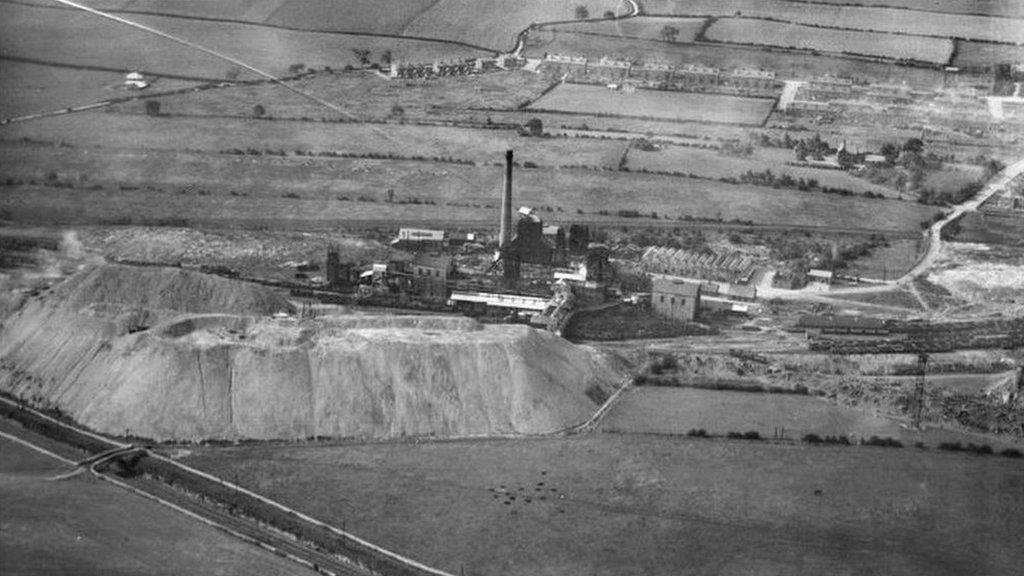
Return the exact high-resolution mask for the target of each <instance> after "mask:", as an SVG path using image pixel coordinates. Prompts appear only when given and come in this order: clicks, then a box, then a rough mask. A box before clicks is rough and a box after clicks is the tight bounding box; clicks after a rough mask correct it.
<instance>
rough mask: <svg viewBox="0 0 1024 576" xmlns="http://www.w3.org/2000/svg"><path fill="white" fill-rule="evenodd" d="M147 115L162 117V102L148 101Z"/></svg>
mask: <svg viewBox="0 0 1024 576" xmlns="http://www.w3.org/2000/svg"><path fill="white" fill-rule="evenodd" d="M146 114H147V115H149V116H159V115H160V101H159V100H146Z"/></svg>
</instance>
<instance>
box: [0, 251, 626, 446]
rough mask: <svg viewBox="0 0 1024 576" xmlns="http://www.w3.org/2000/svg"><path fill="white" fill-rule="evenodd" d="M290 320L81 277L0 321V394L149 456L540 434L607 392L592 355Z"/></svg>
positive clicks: (183, 281)
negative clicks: (178, 444) (156, 445)
mask: <svg viewBox="0 0 1024 576" xmlns="http://www.w3.org/2000/svg"><path fill="white" fill-rule="evenodd" d="M290 310H291V306H290V304H289V303H288V302H287V301H285V300H284V299H283V298H281V297H280V296H278V295H277V294H275V293H273V292H271V291H269V290H266V289H264V288H262V287H259V286H255V285H250V284H246V283H241V282H237V281H232V280H227V279H224V278H219V277H214V276H208V275H204V274H198V273H195V272H190V271H186V270H181V269H176V268H157V267H127V266H101V267H94V268H90V269H87V270H85V271H83V272H81V273H79V274H76V275H75V276H72V277H71V278H69V279H68V280H67V281H66V282H64V283H63V284H60V285H58V286H56V287H55V288H53V289H52V290H51V291H49V292H48V293H44V294H42V295H40V296H37V297H33V298H30V299H29V301H28V302H27V303H26V304H25V305H24V307H23V308H22V309H21V310H19V311H18V312H17V313H15V314H14V315H12V316H11V317H10V318H8V319H7V320H6V322H5V324H4V326H3V331H2V333H0V361H2V363H3V364H2V366H3V370H2V372H0V389H2V390H3V391H5V392H8V393H10V394H14V395H17V396H20V397H23V398H26V399H29V400H31V401H32V402H34V403H36V404H40V405H44V406H48V407H55V408H59V409H60V410H62V411H63V412H65V413H67V414H69V415H70V416H71V417H72V418H74V419H75V420H77V421H79V422H80V423H82V424H84V425H86V426H89V427H91V428H93V429H96V430H98V431H101V432H106V433H112V434H131V435H135V436H141V437H146V438H152V439H158V440H174V439H182V440H199V439H206V438H223V439H237V438H260V439H270V438H307V437H312V436H330V437H362V438H391V437H400V436H407V435H436V436H461V435H493V434H517V433H522V434H533V433H543V432H550V431H555V430H558V429H561V428H564V427H567V426H570V425H572V424H576V423H578V422H581V421H583V420H586V419H587V418H588V417H589V416H590V415H591V414H592V413H593V411H594V410H595V409H596V407H597V404H598V403H600V401H602V400H603V399H604V398H605V397H607V395H608V394H610V393H611V391H612V390H613V389H614V386H615V385H616V384H617V382H618V381H619V379H620V378H621V374H620V371H619V369H618V368H616V367H615V366H614V365H613V364H612V362H610V361H609V360H608V359H606V358H605V357H604V356H602V355H600V354H599V353H597V352H596V351H594V350H592V349H590V348H587V347H583V346H574V345H572V344H569V343H567V342H565V341H564V340H562V339H560V338H558V337H556V336H554V335H552V334H549V333H546V332H540V331H536V330H533V329H530V328H526V327H523V326H484V325H481V324H478V323H476V322H475V321H472V320H469V319H465V318H458V317H423V316H416V317H402V316H370V315H365V316H355V315H348V316H334V317H323V318H318V319H304V320H300V319H297V318H294V317H292V316H286V317H272V316H271V315H272V314H275V313H278V312H289V311H290ZM279 316H280V315H279Z"/></svg>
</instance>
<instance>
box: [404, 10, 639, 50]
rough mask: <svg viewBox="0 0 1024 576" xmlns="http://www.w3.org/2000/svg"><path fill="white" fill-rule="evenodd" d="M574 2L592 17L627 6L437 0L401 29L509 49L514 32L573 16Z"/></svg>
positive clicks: (412, 32) (618, 11) (515, 33)
mask: <svg viewBox="0 0 1024 576" xmlns="http://www.w3.org/2000/svg"><path fill="white" fill-rule="evenodd" d="M577 6H585V7H586V8H587V9H588V11H589V13H590V17H591V18H598V17H600V16H601V15H602V14H603V13H604V12H605V11H606V10H612V11H615V12H617V13H624V12H625V9H626V6H625V3H624V2H619V1H617V0H519V1H517V2H506V1H504V0H440V1H439V2H438V3H437V4H435V5H434V6H433V7H432V8H431V9H430V10H427V11H426V12H425V13H423V14H422V15H421V16H420V17H418V18H416V19H415V20H413V21H412V22H411V23H410V24H409V25H408V26H407V27H406V28H405V30H404V31H403V33H404V34H407V35H410V36H423V37H427V38H440V39H445V40H457V41H460V42H468V43H470V44H475V45H478V46H486V47H488V48H491V49H493V50H509V49H511V48H512V47H513V46H514V45H515V39H516V35H517V34H519V32H520V31H521V30H523V29H525V28H526V27H527V26H529V25H530V24H532V23H541V22H549V21H556V20H574V19H575V15H574V11H575V8H576V7H577Z"/></svg>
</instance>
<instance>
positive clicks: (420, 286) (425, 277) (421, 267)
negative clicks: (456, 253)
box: [409, 252, 455, 300]
mask: <svg viewBox="0 0 1024 576" xmlns="http://www.w3.org/2000/svg"><path fill="white" fill-rule="evenodd" d="M409 268H410V270H411V271H412V285H413V290H414V291H415V292H416V293H417V294H418V295H420V296H421V297H423V298H427V299H430V300H443V299H446V298H448V282H449V280H450V278H451V277H452V276H454V274H455V261H454V260H453V259H452V257H451V256H448V255H446V254H437V255H432V254H426V253H422V252H420V253H417V254H416V255H415V256H414V257H413V260H412V263H411V264H410V266H409Z"/></svg>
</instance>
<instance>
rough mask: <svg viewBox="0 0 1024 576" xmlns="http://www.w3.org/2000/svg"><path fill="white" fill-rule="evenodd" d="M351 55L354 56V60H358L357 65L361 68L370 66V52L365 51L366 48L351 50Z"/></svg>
mask: <svg viewBox="0 0 1024 576" xmlns="http://www.w3.org/2000/svg"><path fill="white" fill-rule="evenodd" d="M352 53H353V54H355V55H356V58H358V59H359V64H360V65H361V66H369V65H370V51H369V50H367V49H366V48H353V49H352Z"/></svg>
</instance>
